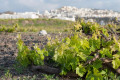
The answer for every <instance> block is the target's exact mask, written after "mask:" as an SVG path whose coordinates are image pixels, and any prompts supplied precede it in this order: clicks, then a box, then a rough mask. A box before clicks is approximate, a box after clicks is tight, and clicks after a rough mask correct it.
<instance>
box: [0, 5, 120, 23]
mask: <svg viewBox="0 0 120 80" xmlns="http://www.w3.org/2000/svg"><path fill="white" fill-rule="evenodd" d="M18 18H24V19H26V18H31V19H36V18H53V19H62V20H70V21H75V20H76V18H85V19H87V20H89V21H91V22H92V21H93V19H95V18H102V19H106V20H108V21H109V20H110V19H113V18H117V19H118V20H120V12H116V11H112V10H99V9H91V8H76V7H71V6H63V7H61V8H59V9H55V10H50V11H48V10H45V11H44V13H42V14H41V13H39V11H37V12H24V13H16V12H10V11H7V12H3V13H0V19H18ZM107 18H108V19H107ZM101 24H105V22H104V21H103V20H102V21H101Z"/></svg>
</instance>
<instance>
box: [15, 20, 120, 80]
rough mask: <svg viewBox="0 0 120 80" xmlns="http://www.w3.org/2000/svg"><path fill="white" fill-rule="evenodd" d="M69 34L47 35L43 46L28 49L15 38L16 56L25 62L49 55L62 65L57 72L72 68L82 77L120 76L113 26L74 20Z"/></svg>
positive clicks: (119, 43) (91, 79) (96, 79)
mask: <svg viewBox="0 0 120 80" xmlns="http://www.w3.org/2000/svg"><path fill="white" fill-rule="evenodd" d="M72 30H73V31H72V35H71V36H68V37H66V38H64V39H62V40H59V39H55V40H52V39H51V38H48V43H47V45H46V46H45V48H44V49H42V50H41V49H40V48H39V47H38V46H37V45H35V46H34V50H30V49H29V48H28V47H27V46H25V45H24V43H23V41H22V40H21V38H20V37H19V38H18V42H17V45H18V56H17V60H18V61H19V62H20V63H21V64H22V65H23V66H26V67H27V66H28V65H31V64H34V65H44V57H45V56H49V57H50V59H51V60H52V61H53V62H55V63H56V65H57V66H58V67H60V69H61V73H60V75H66V74H67V73H68V72H70V71H72V72H74V73H76V74H77V75H78V76H80V77H81V78H84V79H85V80H109V79H111V80H112V79H118V80H119V79H120V78H119V77H117V76H118V75H119V74H120V71H119V70H120V69H119V67H120V40H119V36H118V35H117V33H116V31H115V27H114V26H110V24H109V25H106V26H100V25H99V24H97V23H91V22H87V23H85V22H84V21H81V22H79V23H78V22H77V23H76V24H75V26H74V28H73V29H72Z"/></svg>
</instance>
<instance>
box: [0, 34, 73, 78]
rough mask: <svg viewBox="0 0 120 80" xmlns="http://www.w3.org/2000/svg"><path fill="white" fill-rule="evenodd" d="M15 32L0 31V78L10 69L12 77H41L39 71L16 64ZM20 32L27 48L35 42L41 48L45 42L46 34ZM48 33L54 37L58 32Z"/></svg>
mask: <svg viewBox="0 0 120 80" xmlns="http://www.w3.org/2000/svg"><path fill="white" fill-rule="evenodd" d="M17 34H19V33H0V80H1V77H2V76H3V75H4V74H5V73H6V72H7V70H9V71H10V73H11V74H12V77H16V78H18V77H21V76H28V75H29V76H34V75H37V76H38V78H37V79H38V80H40V79H41V78H42V76H41V74H42V73H41V72H35V71H34V72H33V71H31V70H30V69H29V68H27V69H23V68H19V66H17V65H16V64H17V63H16V56H17V52H18V50H17V45H16V42H17ZM20 34H21V36H22V40H23V41H24V43H25V44H26V45H27V46H29V48H31V47H32V46H33V45H34V44H33V43H37V44H38V45H39V47H40V48H43V47H44V45H46V43H47V36H39V35H38V33H20ZM49 35H50V36H51V37H53V38H54V37H55V36H56V35H58V34H53V33H50V34H49ZM58 36H60V35H58ZM18 80H19V79H18ZM72 80H73V79H72Z"/></svg>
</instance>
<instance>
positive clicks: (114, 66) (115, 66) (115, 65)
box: [112, 58, 120, 69]
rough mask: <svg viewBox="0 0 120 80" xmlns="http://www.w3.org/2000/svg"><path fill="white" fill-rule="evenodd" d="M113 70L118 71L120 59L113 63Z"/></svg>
mask: <svg viewBox="0 0 120 80" xmlns="http://www.w3.org/2000/svg"><path fill="white" fill-rule="evenodd" d="M112 64H113V68H114V69H117V68H118V67H119V66H120V59H118V58H116V59H114V60H113V61H112Z"/></svg>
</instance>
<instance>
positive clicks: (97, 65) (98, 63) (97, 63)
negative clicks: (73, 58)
mask: <svg viewBox="0 0 120 80" xmlns="http://www.w3.org/2000/svg"><path fill="white" fill-rule="evenodd" d="M93 67H94V68H96V69H99V68H101V67H102V61H101V60H98V59H97V60H96V61H95V62H94V63H93Z"/></svg>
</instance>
